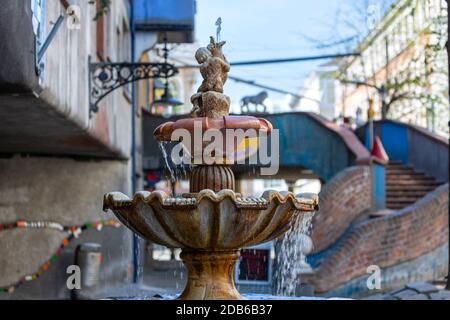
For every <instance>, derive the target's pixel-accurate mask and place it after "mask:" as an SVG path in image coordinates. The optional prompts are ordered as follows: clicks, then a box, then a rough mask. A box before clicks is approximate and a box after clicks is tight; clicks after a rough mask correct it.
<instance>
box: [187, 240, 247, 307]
mask: <svg viewBox="0 0 450 320" xmlns="http://www.w3.org/2000/svg"><path fill="white" fill-rule="evenodd" d="M180 257H181V259H182V260H183V263H184V264H185V266H186V268H187V271H188V281H187V284H186V288H185V289H184V291H183V293H182V294H181V295H180V297H179V299H182V300H217V299H218V300H239V299H242V297H241V295H240V294H239V292H238V291H237V290H236V287H235V285H234V276H233V271H234V266H235V264H236V262H237V260H238V258H239V250H229V251H208V252H206V251H203V252H202V251H189V250H188V249H183V251H182V252H181V255H180Z"/></svg>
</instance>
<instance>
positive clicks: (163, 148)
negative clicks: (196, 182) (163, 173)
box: [158, 141, 176, 182]
mask: <svg viewBox="0 0 450 320" xmlns="http://www.w3.org/2000/svg"><path fill="white" fill-rule="evenodd" d="M158 146H159V149H160V150H161V153H162V156H163V159H164V165H165V167H166V169H167V172H169V175H170V181H171V182H174V181H176V180H175V175H174V173H173V170H172V167H171V166H170V164H169V157H168V156H167V151H166V145H165V143H164V142H162V141H158Z"/></svg>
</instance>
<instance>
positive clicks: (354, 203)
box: [312, 166, 372, 252]
mask: <svg viewBox="0 0 450 320" xmlns="http://www.w3.org/2000/svg"><path fill="white" fill-rule="evenodd" d="M371 190H372V186H371V173H370V167H369V166H353V167H349V168H347V169H345V170H343V171H341V172H340V173H339V174H337V175H336V176H334V177H333V178H332V179H331V180H330V181H329V182H327V183H326V184H325V186H324V187H323V189H322V191H321V192H320V194H319V199H320V202H319V211H318V212H317V213H316V215H315V216H314V221H313V226H314V228H313V231H312V239H313V243H314V252H320V251H322V250H324V249H326V248H327V247H329V246H330V245H331V244H333V243H335V242H336V240H337V239H338V238H339V237H340V236H341V235H342V234H343V233H344V232H345V231H346V230H347V229H348V227H349V226H350V224H351V223H352V222H353V221H354V220H355V219H357V218H358V217H360V216H361V215H363V214H364V213H366V212H367V211H368V210H369V209H370V208H371V203H372V200H371V199H372V197H371V192H372V191H371Z"/></svg>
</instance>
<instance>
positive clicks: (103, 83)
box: [88, 57, 178, 117]
mask: <svg viewBox="0 0 450 320" xmlns="http://www.w3.org/2000/svg"><path fill="white" fill-rule="evenodd" d="M88 62H89V116H90V117H91V116H92V114H93V113H96V112H97V111H98V104H99V102H100V101H101V100H102V99H103V98H104V97H106V96H107V95H108V94H109V93H111V92H112V91H114V90H116V89H117V88H120V87H122V86H124V85H126V84H128V83H132V82H135V81H139V80H143V79H154V78H170V77H173V76H174V75H176V74H177V73H178V69H177V68H176V67H175V66H174V65H172V64H170V63H167V62H163V63H147V62H145V63H128V62H121V63H111V62H95V63H92V62H91V57H89V61H88Z"/></svg>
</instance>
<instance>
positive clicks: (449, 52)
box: [446, 0, 450, 290]
mask: <svg viewBox="0 0 450 320" xmlns="http://www.w3.org/2000/svg"><path fill="white" fill-rule="evenodd" d="M446 1H447V43H446V47H447V58H448V67H449V70H450V41H449V39H448V36H449V35H450V8H449V7H450V1H449V0H446ZM448 90H449V97H450V75H449V79H448ZM449 106H450V101H449ZM448 127H449V129H450V121H449V122H448ZM449 143H450V138H449ZM449 157H450V148H449ZM449 180H450V179H449ZM448 210H449V211H448V218H449V219H448V221H449V224H450V206H449V209H448ZM448 230H449V235H448V250H449V251H448V257H447V258H448V273H447V286H446V289H447V290H450V225H449V226H448Z"/></svg>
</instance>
